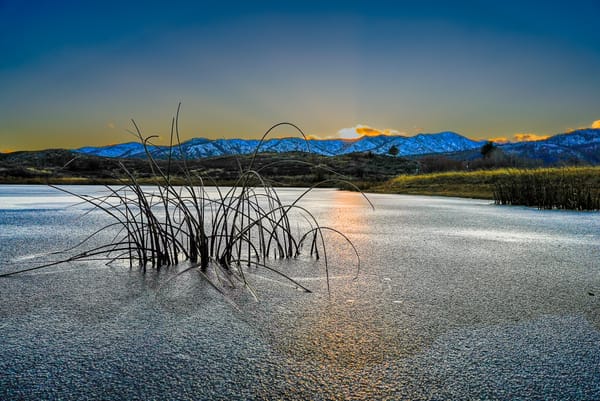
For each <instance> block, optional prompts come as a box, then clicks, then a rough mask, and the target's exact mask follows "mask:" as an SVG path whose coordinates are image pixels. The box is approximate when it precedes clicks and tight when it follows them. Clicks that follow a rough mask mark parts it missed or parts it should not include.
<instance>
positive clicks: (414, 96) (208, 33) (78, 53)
mask: <svg viewBox="0 0 600 401" xmlns="http://www.w3.org/2000/svg"><path fill="white" fill-rule="evenodd" d="M599 15H600V2H598V1H597V0H594V1H578V0H571V1H569V2H566V1H557V2H553V1H546V2H539V1H535V2H528V1H493V2H492V1H490V2H488V1H472V2H468V1H463V2H458V1H419V2H416V1H406V2H403V1H394V2H392V1H390V2H383V1H375V0H371V1H364V2H352V1H343V2H342V1H340V2H337V1H331V2H323V1H309V0H307V1H298V2H293V1H277V2H259V1H256V2H254V1H242V2H235V1H229V2H227V1H220V2H217V1H204V2H202V1H197V2H192V1H190V2H183V1H168V2H167V1H165V2H156V1H143V2H137V3H136V2H134V1H111V0H104V1H61V0H54V1H51V0H49V1H34V0H32V1H21V0H0V151H7V150H22V149H29V150H33V149H44V148H50V147H65V148H75V147H80V146H84V145H107V144H111V143H119V142H127V141H130V140H133V137H132V136H131V135H130V134H128V133H127V132H126V131H127V129H130V128H131V123H130V119H131V118H134V119H135V120H136V122H138V123H139V125H140V126H141V128H142V130H143V132H144V134H147V135H149V134H160V135H161V141H162V142H161V141H159V143H165V141H166V140H167V138H168V134H169V128H170V121H171V117H172V116H173V114H174V113H175V110H176V108H177V104H178V102H179V101H181V102H182V103H183V105H182V111H181V116H180V127H181V132H182V136H183V139H187V138H191V137H200V136H202V137H207V138H230V137H242V138H252V137H258V136H260V135H261V134H262V133H263V132H264V131H265V130H266V129H268V128H269V127H270V126H271V125H272V124H274V123H277V122H279V121H290V122H294V123H296V124H298V125H299V126H300V127H302V128H303V129H304V131H305V132H306V133H307V134H309V135H315V136H319V137H335V136H339V135H346V134H347V133H348V132H352V130H350V131H349V130H348V128H352V127H356V126H359V125H366V126H368V127H373V128H376V129H379V130H384V129H389V130H395V131H397V132H400V133H404V134H406V135H413V134H416V133H419V132H440V131H446V130H451V131H455V132H458V133H460V134H463V135H465V136H468V137H471V138H475V139H480V138H495V137H507V138H509V139H510V138H514V135H515V134H518V133H528V134H535V135H550V134H555V133H559V132H564V131H566V130H568V129H570V128H578V127H589V126H591V125H592V124H593V122H594V121H597V120H600V29H598V16H599ZM599 124H600V122H599ZM340 131H341V134H340ZM291 133H292V132H291V131H285V130H283V131H279V135H281V136H284V135H290V134H291Z"/></svg>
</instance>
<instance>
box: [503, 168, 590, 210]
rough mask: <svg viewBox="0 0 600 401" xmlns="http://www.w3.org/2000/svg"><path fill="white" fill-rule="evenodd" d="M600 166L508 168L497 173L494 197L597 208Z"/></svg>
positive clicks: (560, 206)
mask: <svg viewBox="0 0 600 401" xmlns="http://www.w3.org/2000/svg"><path fill="white" fill-rule="evenodd" d="M599 175H600V169H599V168H594V167H587V168H586V167H583V168H581V167H579V168H552V169H536V170H509V171H507V172H506V174H504V175H503V176H501V177H498V179H497V180H496V183H495V188H494V201H495V203H496V204H499V205H523V206H532V207H537V208H539V209H570V210H582V211H583V210H600V185H599V184H600V182H599V178H598V177H599Z"/></svg>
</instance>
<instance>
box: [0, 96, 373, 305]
mask: <svg viewBox="0 0 600 401" xmlns="http://www.w3.org/2000/svg"><path fill="white" fill-rule="evenodd" d="M178 120H179V107H178V109H177V114H176V115H175V117H173V120H172V124H171V141H170V145H171V146H170V147H169V154H168V155H166V156H167V160H168V161H169V163H167V167H166V168H164V164H163V167H162V168H161V166H160V165H159V163H157V161H156V159H155V157H154V156H153V154H152V153H151V151H150V149H152V148H151V145H152V143H151V141H152V139H153V138H154V137H153V136H149V137H146V136H144V135H143V133H142V132H141V130H140V129H139V127H138V126H137V124H136V123H135V121H133V120H132V122H133V126H134V128H135V131H132V133H133V134H134V135H136V136H137V137H138V138H139V140H140V141H141V142H142V143H143V145H144V147H145V149H146V154H147V159H148V163H149V165H150V167H151V170H152V172H153V185H152V186H142V185H141V184H140V183H139V182H138V180H137V179H136V176H135V175H134V174H133V173H132V172H130V171H128V170H127V168H126V167H125V166H124V165H123V164H122V163H120V167H121V169H122V171H123V173H124V174H125V175H126V177H128V179H127V180H124V182H123V183H122V185H120V186H105V188H106V191H107V192H106V194H105V195H103V196H90V195H85V194H78V193H74V192H73V191H71V190H69V189H67V188H64V187H56V186H53V187H54V188H57V189H59V190H61V191H63V192H65V193H67V194H70V195H73V196H75V197H77V198H79V199H80V200H81V201H82V202H85V203H87V204H89V205H91V206H92V208H93V209H97V210H101V211H103V212H104V213H106V214H107V215H109V216H110V217H112V218H113V223H111V224H109V225H106V226H104V227H101V228H100V229H98V230H97V231H96V232H94V233H93V234H92V235H90V236H89V237H88V238H86V239H85V240H84V241H83V242H82V243H80V244H78V245H76V246H75V247H73V248H71V249H69V250H67V251H73V250H74V249H81V247H83V246H84V244H85V243H87V242H88V241H89V240H90V239H91V238H93V237H94V236H96V235H98V234H100V233H101V232H103V231H106V230H113V231H115V232H116V234H114V237H113V240H112V241H110V242H109V243H106V244H104V245H101V246H96V247H94V248H92V249H87V250H85V251H83V252H78V253H76V254H75V255H73V256H70V257H67V258H63V259H61V260H58V261H54V262H51V263H47V264H44V265H42V266H35V267H31V268H27V269H23V270H19V271H16V272H9V273H4V274H1V275H0V277H6V276H10V275H13V274H17V273H22V272H26V271H32V270H36V269H41V268H45V267H49V266H54V265H57V264H61V263H66V262H72V261H79V260H98V259H102V260H104V261H106V262H107V263H109V264H110V263H114V262H117V261H125V262H126V263H128V264H129V266H130V267H139V268H140V269H141V270H142V271H144V272H145V271H146V269H149V268H152V269H157V270H159V269H162V268H165V267H168V266H173V265H178V264H180V263H181V262H186V266H187V267H186V268H185V269H184V270H182V271H180V272H179V273H178V274H182V273H185V272H187V271H190V270H195V271H198V272H199V274H200V276H201V277H203V278H204V279H206V280H207V281H208V282H209V283H210V284H211V285H212V286H213V287H214V288H215V289H216V290H217V291H219V292H221V293H222V288H223V287H224V286H229V287H235V286H236V283H238V284H239V283H241V284H242V285H243V286H244V287H246V288H248V289H249V290H250V292H251V293H252V294H253V295H255V293H254V290H253V289H252V288H251V286H250V285H249V282H248V280H247V279H246V273H245V271H246V270H245V269H248V268H250V267H255V268H262V269H266V270H269V271H271V272H273V273H275V274H276V275H278V276H279V277H281V278H282V279H285V280H287V281H289V282H291V283H293V284H294V285H295V286H296V287H297V288H300V289H302V290H304V291H307V292H310V290H309V289H308V288H306V287H305V286H303V285H302V284H300V283H299V282H297V281H296V280H294V279H293V278H292V277H290V276H288V275H287V274H286V273H284V272H282V271H281V270H278V269H274V268H272V267H270V266H269V264H268V263H267V262H266V259H269V258H277V259H293V258H296V257H298V256H299V255H300V252H301V250H302V249H303V248H308V249H309V253H310V255H311V256H312V257H314V258H316V259H322V260H323V261H324V265H325V275H326V278H327V288H329V268H328V262H327V248H326V240H325V238H326V236H325V235H324V233H325V232H326V231H329V232H333V233H335V234H336V235H340V236H341V237H343V239H345V240H346V241H347V242H348V243H349V244H350V245H351V247H352V249H353V250H354V252H355V254H356V256H357V260H358V262H357V263H358V266H357V271H358V269H359V268H360V258H359V256H358V252H357V250H356V248H355V247H354V245H353V244H352V243H351V241H350V239H349V238H348V237H347V236H346V235H344V234H343V233H342V232H340V231H338V230H336V229H335V228H332V227H326V226H322V225H320V224H319V222H318V221H317V219H316V218H315V216H314V215H313V214H312V213H311V212H310V211H309V210H307V209H305V208H304V207H303V206H302V205H301V204H300V201H301V200H302V199H303V198H304V197H305V196H306V195H307V194H308V193H309V192H310V191H311V190H312V189H314V188H315V187H317V186H319V185H321V184H327V183H329V184H331V181H332V180H331V179H328V180H325V181H323V182H321V183H317V184H315V185H313V186H311V187H310V188H307V189H306V190H305V191H304V192H302V193H301V194H300V195H299V196H298V197H297V198H296V199H294V200H293V201H292V202H291V203H283V201H282V200H281V198H280V197H279V196H278V194H277V191H276V190H275V188H274V187H273V186H272V185H271V183H269V182H267V181H266V180H264V179H263V178H262V177H261V174H260V169H254V168H253V165H254V163H253V161H254V158H255V157H256V155H257V153H258V152H259V151H260V146H261V144H262V143H263V141H264V140H265V138H266V137H267V136H268V135H269V134H270V133H271V132H272V131H273V130H274V129H275V128H277V127H280V126H282V125H287V126H289V127H292V128H294V129H295V130H297V131H298V132H299V133H300V135H302V137H304V138H305V139H306V136H305V135H304V133H303V132H302V130H301V129H300V128H298V127H297V126H295V125H293V124H291V123H279V124H275V125H274V126H273V127H271V128H270V129H269V130H267V131H266V132H265V134H264V135H263V137H262V139H261V140H260V142H259V145H258V146H257V148H256V149H255V151H254V154H253V158H252V162H251V163H250V165H249V167H247V168H245V169H243V170H240V173H239V177H238V179H237V180H236V182H235V183H234V185H232V186H231V187H227V188H221V187H219V186H217V185H216V184H215V183H214V181H213V180H212V179H211V177H209V176H204V175H202V174H201V173H199V172H197V171H194V172H192V171H191V170H189V169H188V168H187V165H186V160H185V156H183V152H182V151H181V145H180V138H179V128H178ZM306 143H307V146H308V142H306ZM175 152H176V153H179V154H180V155H182V156H181V158H182V161H183V163H178V164H177V165H178V166H180V167H178V169H180V171H176V172H175V171H171V170H172V168H171V167H172V164H171V163H170V161H172V160H174V158H173V153H175ZM286 162H290V163H293V161H286ZM301 163H304V162H301ZM173 165H174V163H173ZM174 173H177V175H178V176H179V177H181V176H183V177H185V183H184V184H183V185H177V186H176V185H173V184H172V176H173V174H174ZM330 173H332V172H331V171H330ZM336 180H337V181H339V182H343V183H345V184H346V185H350V186H352V184H351V183H348V182H344V180H343V178H342V177H339V178H338V179H336ZM178 183H179V184H181V183H180V181H179V182H178ZM208 184H213V187H212V189H211V191H210V192H212V193H213V195H212V196H209V191H208V186H207V185H208ZM51 186H52V185H51ZM355 189H358V188H355ZM214 193H216V194H217V195H216V196H215V195H214ZM363 196H364V194H363ZM365 199H366V200H367V202H368V203H369V204H371V202H370V201H369V199H368V198H367V197H366V196H365ZM371 206H373V205H372V204H371ZM294 218H301V219H303V220H304V221H305V222H306V223H307V224H306V226H308V227H309V228H308V229H306V230H305V231H303V232H298V233H294V232H295V230H293V229H292V222H293V219H294Z"/></svg>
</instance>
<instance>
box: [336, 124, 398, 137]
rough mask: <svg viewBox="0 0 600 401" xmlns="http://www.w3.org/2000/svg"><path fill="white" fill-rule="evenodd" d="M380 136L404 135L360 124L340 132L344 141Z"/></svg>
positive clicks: (339, 134)
mask: <svg viewBox="0 0 600 401" xmlns="http://www.w3.org/2000/svg"><path fill="white" fill-rule="evenodd" d="M379 135H402V132H400V131H396V130H394V129H389V128H386V129H383V130H380V129H377V128H373V127H369V126H368V125H362V124H358V125H357V126H355V127H352V128H343V129H341V130H339V131H338V137H340V138H344V139H356V138H360V137H362V136H379Z"/></svg>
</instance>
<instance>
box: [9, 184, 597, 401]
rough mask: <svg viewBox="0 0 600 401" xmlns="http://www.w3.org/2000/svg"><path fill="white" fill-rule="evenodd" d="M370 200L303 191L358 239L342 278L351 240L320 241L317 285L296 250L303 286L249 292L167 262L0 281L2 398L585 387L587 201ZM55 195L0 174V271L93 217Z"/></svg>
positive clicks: (313, 266)
mask: <svg viewBox="0 0 600 401" xmlns="http://www.w3.org/2000/svg"><path fill="white" fill-rule="evenodd" d="M71 189H75V190H76V191H79V192H84V191H85V192H93V191H99V190H101V188H99V187H73V188H71ZM278 193H279V195H280V196H281V197H282V198H285V199H289V200H290V202H291V200H293V199H294V198H295V196H297V195H298V194H299V190H296V189H282V190H280V191H279V192H278ZM370 199H371V200H372V202H373V203H374V205H375V208H376V209H375V210H374V211H373V210H371V209H370V207H369V206H368V204H367V203H366V202H365V201H364V199H362V198H361V196H360V195H359V194H356V193H350V192H344V191H336V190H329V189H323V190H317V191H314V192H313V193H312V194H311V195H310V196H309V197H308V198H307V199H306V200H305V201H303V203H302V205H303V206H305V207H307V208H308V209H310V210H311V211H313V212H314V214H315V216H316V217H317V218H318V219H319V221H320V222H321V223H322V224H323V225H329V226H331V227H334V228H337V229H339V230H341V231H342V232H344V233H345V234H347V235H348V237H350V239H351V240H352V241H353V243H354V245H355V246H356V247H357V248H358V250H359V252H360V256H361V272H360V275H359V277H358V279H357V280H353V277H354V275H355V272H356V260H355V256H354V254H353V253H352V250H351V249H350V248H349V246H348V245H346V244H345V243H344V241H343V240H341V239H340V238H339V237H331V238H329V256H330V263H331V266H330V269H331V270H330V274H331V275H332V279H331V295H330V296H328V294H327V290H326V283H325V280H324V270H323V265H322V263H320V262H316V261H313V260H311V259H309V258H307V257H303V258H301V259H300V260H297V261H292V262H285V261H273V262H272V264H274V265H276V266H277V267H279V268H281V269H283V270H284V271H286V272H287V273H289V274H290V275H291V276H293V277H294V278H297V279H298V280H299V281H300V282H302V283H303V284H305V285H307V286H308V287H309V288H311V289H312V290H314V292H313V293H312V294H307V293H303V292H299V291H296V290H294V289H293V288H291V287H290V286H289V285H287V284H285V283H278V282H275V281H273V280H272V278H271V276H268V277H265V276H264V275H262V274H261V272H260V270H258V271H255V273H252V272H250V273H249V277H250V279H251V281H252V282H253V283H254V286H255V288H256V290H257V292H258V296H259V298H260V300H259V302H256V301H254V299H253V298H252V297H251V296H250V295H249V294H248V293H247V292H244V291H241V290H234V291H232V292H231V294H230V297H231V299H232V301H233V302H234V303H235V304H236V305H237V307H235V306H233V305H232V304H231V303H230V302H229V301H227V300H226V299H225V298H223V297H222V296H221V295H219V294H218V293H216V292H215V291H214V290H213V289H211V288H210V287H209V286H208V285H207V284H206V283H205V282H204V281H203V280H201V279H200V278H199V277H198V276H197V275H196V274H194V273H186V274H184V275H181V276H180V277H177V278H175V279H174V280H171V281H168V280H169V278H171V277H173V275H174V274H175V273H176V269H174V268H172V269H170V270H162V271H161V272H160V273H156V272H148V273H146V274H143V273H141V272H140V271H138V270H137V269H133V270H130V269H129V268H128V267H125V266H122V267H121V266H116V267H115V266H113V267H107V266H105V265H104V264H103V263H100V262H77V263H69V264H65V265H61V266H58V267H52V268H48V269H43V270H38V271H35V272H31V273H26V274H22V275H17V276H12V277H8V278H2V279H0V399H2V400H16V399H26V400H37V399H65V400H69V399H70V400H85V399H105V400H120V399H128V400H147V399H223V400H229V399H362V400H372V399H515V398H520V399H582V400H583V399H585V400H590V399H600V213H578V212H566V211H538V210H535V209H529V208H522V207H501V206H495V205H493V204H490V202H489V201H481V200H468V199H455V198H436V197H418V196H400V195H370ZM72 203H74V200H73V198H70V197H68V196H65V195H64V194H62V193H60V192H57V191H55V190H53V189H51V188H47V187H44V186H8V185H5V186H0V272H4V271H10V270H16V269H19V268H23V267H27V266H32V265H33V264H35V263H37V262H38V261H41V260H45V258H46V256H44V254H45V253H46V252H50V251H56V250H61V249H65V248H68V247H70V246H72V245H75V244H76V243H77V242H78V241H80V240H81V239H83V238H85V236H86V235H88V234H91V233H92V232H94V231H95V230H96V229H97V228H98V227H99V226H101V225H103V224H105V223H106V222H109V220H108V219H107V217H105V216H104V215H102V214H100V213H90V214H84V208H83V207H81V206H75V207H70V206H69V205H71V204H72ZM298 224H302V222H299V223H298ZM98 240H99V241H101V240H102V238H98ZM167 281H168V282H167Z"/></svg>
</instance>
